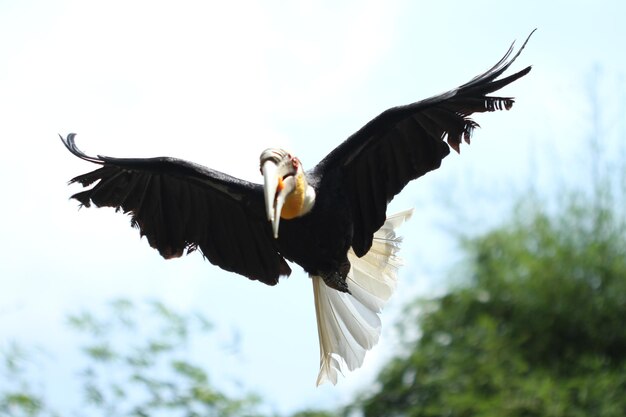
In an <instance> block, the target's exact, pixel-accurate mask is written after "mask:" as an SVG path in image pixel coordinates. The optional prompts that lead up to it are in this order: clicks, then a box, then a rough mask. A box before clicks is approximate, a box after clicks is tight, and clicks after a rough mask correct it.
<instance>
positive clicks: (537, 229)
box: [350, 186, 626, 417]
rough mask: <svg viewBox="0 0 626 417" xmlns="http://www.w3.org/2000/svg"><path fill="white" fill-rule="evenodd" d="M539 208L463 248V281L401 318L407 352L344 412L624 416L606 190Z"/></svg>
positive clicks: (617, 290) (625, 262) (623, 226)
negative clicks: (417, 333) (553, 205)
mask: <svg viewBox="0 0 626 417" xmlns="http://www.w3.org/2000/svg"><path fill="white" fill-rule="evenodd" d="M603 187H604V186H603ZM603 189H604V190H605V191H606V190H607V189H606V187H604V188H603ZM596 191H597V190H596ZM619 201H621V202H623V201H624V200H623V199H620V200H619ZM545 207H546V205H544V204H539V203H537V200H535V199H532V198H531V199H528V200H527V202H526V203H524V204H521V205H520V206H519V207H518V208H517V210H516V211H515V214H514V215H513V218H512V220H511V221H510V222H508V223H507V224H505V225H503V226H501V227H498V228H496V229H495V230H492V231H489V232H488V233H485V234H483V235H481V236H478V237H475V238H470V239H466V240H465V241H464V248H465V251H466V253H467V254H468V257H467V264H466V265H464V268H462V270H463V271H465V272H466V273H467V275H469V278H468V279H465V282H464V283H463V284H461V285H459V286H457V287H456V288H454V289H452V290H451V291H449V293H448V294H447V295H444V296H442V297H440V298H436V299H433V300H430V301H421V302H417V303H415V304H414V305H412V306H410V307H409V308H408V309H407V311H406V315H405V316H404V318H403V322H402V326H403V328H404V332H403V333H402V334H405V335H407V336H405V337H404V348H405V352H406V354H403V355H400V356H398V357H396V358H395V359H393V360H392V361H391V362H390V363H389V364H388V365H387V366H386V368H385V369H384V370H383V371H382V372H381V374H380V375H379V378H378V384H377V386H376V387H375V388H374V389H373V390H372V392H370V393H367V394H364V395H363V396H362V397H361V399H360V400H359V401H358V402H357V404H355V405H354V406H352V407H351V409H350V410H352V411H356V410H360V411H361V412H362V414H363V415H365V416H485V417H488V416H493V417H496V416H497V417H514V416H515V417H518V416H519V417H522V416H524V417H533V416H537V417H557V416H559V417H560V416H563V417H565V416H568V417H572V416H574V417H576V416H580V417H583V416H605V417H609V416H615V417H618V416H624V415H626V326H625V325H624V320H625V318H626V223H625V219H624V215H623V209H622V208H621V206H620V205H619V204H616V201H615V199H614V198H613V197H612V194H611V193H610V192H606V193H595V192H594V196H593V198H586V197H582V196H581V195H570V196H569V197H567V198H565V199H563V201H561V204H560V205H559V208H558V209H556V210H554V212H553V213H552V214H550V213H549V212H548V211H547V209H546V208H545ZM415 328H418V329H419V331H420V334H419V337H417V338H416V337H415V336H412V337H411V336H410V335H409V334H410V332H409V331H408V330H410V329H415ZM401 330H402V328H401ZM413 334H414V332H413Z"/></svg>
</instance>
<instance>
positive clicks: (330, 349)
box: [311, 210, 413, 386]
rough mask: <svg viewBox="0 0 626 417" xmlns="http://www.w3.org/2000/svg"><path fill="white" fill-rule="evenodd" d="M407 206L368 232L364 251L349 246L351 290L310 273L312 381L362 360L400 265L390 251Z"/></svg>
mask: <svg viewBox="0 0 626 417" xmlns="http://www.w3.org/2000/svg"><path fill="white" fill-rule="evenodd" d="M412 213H413V210H406V211H403V212H400V213H397V214H395V215H393V216H391V217H389V218H387V220H386V221H385V224H384V225H383V226H382V227H381V228H380V229H379V230H378V231H377V232H376V233H374V240H373V242H372V247H371V248H370V250H369V252H367V254H365V255H364V256H363V257H362V258H359V257H357V256H356V255H355V254H354V252H353V251H352V250H350V251H349V252H348V260H349V261H350V264H351V265H352V267H351V268H350V272H349V273H348V277H347V282H348V288H349V289H350V292H352V295H350V294H347V293H343V292H339V291H337V290H335V289H332V288H330V287H328V286H327V285H326V284H324V281H323V280H322V278H321V277H317V276H313V277H311V278H312V280H313V294H314V298H315V313H316V315H317V331H318V334H319V339H320V372H319V375H318V377H317V385H318V386H319V385H320V384H322V383H324V382H326V381H330V382H332V383H333V384H336V383H337V371H339V372H341V371H342V368H344V367H345V368H347V369H348V370H350V371H352V370H354V369H356V368H358V367H360V366H361V365H362V364H363V359H364V358H365V352H367V351H368V350H370V349H371V348H372V347H373V346H374V345H375V344H376V343H377V342H378V338H379V336H380V329H381V323H380V317H379V316H378V313H380V311H381V310H382V308H383V306H384V305H385V303H386V302H387V300H388V299H389V297H391V294H392V293H393V291H394V290H395V289H396V282H397V277H396V275H397V272H398V268H399V267H400V265H401V264H402V261H401V260H400V258H398V257H397V256H396V253H397V252H398V250H399V249H400V242H401V241H402V239H401V238H400V237H398V236H396V233H395V231H394V229H396V228H397V227H398V226H400V225H401V224H402V223H403V222H405V221H406V220H408V219H409V218H410V217H411V214H412Z"/></svg>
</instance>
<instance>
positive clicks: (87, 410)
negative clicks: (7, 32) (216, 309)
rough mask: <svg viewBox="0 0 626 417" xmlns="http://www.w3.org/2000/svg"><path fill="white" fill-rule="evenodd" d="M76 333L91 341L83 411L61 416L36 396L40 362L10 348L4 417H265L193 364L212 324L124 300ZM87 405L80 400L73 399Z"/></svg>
mask: <svg viewBox="0 0 626 417" xmlns="http://www.w3.org/2000/svg"><path fill="white" fill-rule="evenodd" d="M69 325H70V327H71V328H72V329H74V330H75V331H77V332H78V333H79V334H80V335H81V336H82V338H83V342H82V345H81V346H80V347H79V349H80V352H81V359H82V362H83V363H84V366H82V368H81V369H80V370H79V371H78V375H79V378H80V382H81V385H80V386H81V388H82V390H83V395H82V398H83V400H82V402H81V403H79V404H77V406H76V410H72V411H71V412H70V410H62V412H60V413H56V412H55V411H54V410H52V407H51V406H50V405H49V404H48V403H46V402H45V395H44V391H45V390H43V389H40V390H35V389H34V388H33V387H32V386H31V384H29V382H28V381H29V380H30V379H33V376H34V375H33V373H32V372H30V371H29V369H27V368H28V365H29V364H31V363H32V360H33V356H34V355H32V354H29V352H27V351H26V350H25V349H24V348H21V347H19V346H18V345H17V344H10V345H8V347H7V348H6V349H4V351H3V352H0V356H1V357H2V359H3V363H2V367H0V371H2V373H3V375H2V378H3V379H4V380H5V381H7V382H10V384H7V386H6V387H2V386H0V415H1V416H5V415H7V416H16V417H17V416H25V417H26V416H28V417H34V416H55V415H81V416H116V417H126V416H128V417H131V416H132V417H142V416H159V415H167V416H168V417H169V416H181V417H183V416H184V417H195V416H207V417H208V416H216V417H217V416H219V417H230V416H251V417H252V416H258V415H261V414H260V412H258V411H257V406H258V405H259V403H260V400H259V399H258V398H256V397H255V396H253V395H243V396H241V397H236V398H233V397H231V396H228V395H226V394H225V393H224V392H221V391H220V390H218V389H217V388H216V387H214V386H213V385H212V384H211V382H210V380H209V376H208V374H207V373H206V371H205V370H204V369H203V368H202V367H201V366H199V365H197V364H195V363H193V362H192V361H191V360H190V359H189V358H190V357H193V355H192V350H193V346H192V345H193V343H192V342H193V339H196V338H198V337H199V336H201V335H203V334H206V333H207V332H208V331H209V330H210V329H211V324H210V323H209V322H208V321H207V320H206V319H205V318H204V316H202V315H201V314H197V313H189V314H181V313H179V312H176V311H174V310H172V309H170V308H168V307H166V306H165V305H163V304H162V303H160V302H148V303H144V304H141V305H136V304H134V303H131V302H130V301H128V300H116V301H114V302H112V303H110V304H109V308H108V309H107V311H104V312H102V313H100V314H95V313H94V312H91V311H90V312H87V311H84V312H81V313H78V314H74V315H71V316H70V317H69ZM67 397H68V398H80V397H81V395H80V394H79V393H72V392H68V393H67Z"/></svg>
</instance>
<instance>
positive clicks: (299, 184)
mask: <svg viewBox="0 0 626 417" xmlns="http://www.w3.org/2000/svg"><path fill="white" fill-rule="evenodd" d="M278 187H279V188H282V187H283V183H282V180H279V182H278ZM305 193H306V180H305V178H304V174H301V173H299V174H296V188H295V190H293V192H292V193H291V194H289V195H288V196H287V197H286V198H285V204H284V205H283V209H282V210H281V211H280V217H281V218H282V219H287V220H289V219H293V218H295V217H299V216H301V215H302V211H303V210H304V197H305Z"/></svg>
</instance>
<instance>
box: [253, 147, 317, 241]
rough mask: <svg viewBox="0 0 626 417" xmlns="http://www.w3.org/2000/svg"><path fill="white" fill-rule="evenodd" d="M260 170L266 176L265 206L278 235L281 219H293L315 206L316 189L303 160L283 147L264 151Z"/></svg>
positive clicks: (275, 234) (276, 236)
mask: <svg viewBox="0 0 626 417" xmlns="http://www.w3.org/2000/svg"><path fill="white" fill-rule="evenodd" d="M261 173H262V174H263V177H264V179H265V182H264V192H265V209H266V213H267V219H268V220H269V221H270V222H272V231H273V232H274V238H278V224H279V222H280V218H281V217H282V218H283V219H293V218H295V217H300V216H303V215H305V214H306V213H308V212H309V211H310V210H311V208H313V202H314V200H315V191H314V190H313V187H310V186H309V185H308V184H307V182H306V176H305V175H304V169H302V164H301V163H300V160H299V159H298V158H296V157H294V156H291V154H290V153H289V152H287V151H285V150H283V149H276V148H269V149H266V150H264V151H263V152H262V153H261Z"/></svg>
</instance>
